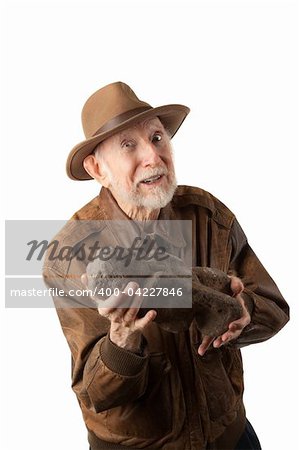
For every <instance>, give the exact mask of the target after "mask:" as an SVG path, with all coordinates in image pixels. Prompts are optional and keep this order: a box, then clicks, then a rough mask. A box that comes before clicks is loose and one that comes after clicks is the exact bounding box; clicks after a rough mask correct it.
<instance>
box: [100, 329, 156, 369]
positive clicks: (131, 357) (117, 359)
mask: <svg viewBox="0 0 299 450" xmlns="http://www.w3.org/2000/svg"><path fill="white" fill-rule="evenodd" d="M142 339H143V347H144V346H145V345H146V339H145V337H144V336H143V337H142ZM100 355H101V358H102V361H103V363H104V364H105V365H106V366H107V367H108V369H110V370H112V372H116V373H118V374H120V375H124V376H134V375H137V374H138V373H139V372H140V371H141V370H142V369H143V367H144V365H145V364H146V363H147V361H148V356H147V355H145V356H142V355H137V354H136V353H133V352H130V351H129V350H126V349H124V348H122V347H119V346H118V345H116V344H114V343H113V342H112V341H111V340H110V338H109V336H108V335H107V336H106V337H105V338H104V339H103V341H102V344H101V347H100Z"/></svg>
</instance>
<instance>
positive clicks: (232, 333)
mask: <svg viewBox="0 0 299 450" xmlns="http://www.w3.org/2000/svg"><path fill="white" fill-rule="evenodd" d="M230 278H231V284H230V287H231V290H232V292H233V297H235V299H236V300H237V301H238V302H240V304H241V306H242V310H243V314H242V316H241V317H240V319H238V320H234V321H233V322H231V323H230V324H229V326H228V330H227V331H226V332H225V333H224V334H222V335H221V336H218V337H216V336H203V339H202V342H201V344H200V346H199V347H198V353H199V355H200V356H203V355H204V354H205V352H206V351H207V350H208V348H209V347H210V346H211V345H213V347H214V348H219V347H221V346H222V345H224V344H227V343H228V342H229V341H232V340H234V339H237V338H238V337H239V336H240V334H241V333H242V331H243V330H244V328H245V327H246V326H247V325H248V324H249V323H250V321H251V317H250V314H249V312H248V309H247V308H246V306H245V302H244V300H243V298H242V291H243V289H244V285H243V283H242V281H241V280H240V278H238V277H235V276H231V277H230Z"/></svg>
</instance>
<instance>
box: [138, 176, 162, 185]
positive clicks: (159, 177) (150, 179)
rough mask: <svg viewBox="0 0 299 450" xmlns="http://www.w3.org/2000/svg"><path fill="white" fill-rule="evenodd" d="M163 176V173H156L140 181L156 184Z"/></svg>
mask: <svg viewBox="0 0 299 450" xmlns="http://www.w3.org/2000/svg"><path fill="white" fill-rule="evenodd" d="M162 177H163V175H155V176H152V177H149V178H145V179H144V180H142V181H140V183H143V184H154V183H157V182H158V181H159V180H161V178H162Z"/></svg>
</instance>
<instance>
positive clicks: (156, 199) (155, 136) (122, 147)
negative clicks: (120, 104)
mask: <svg viewBox="0 0 299 450" xmlns="http://www.w3.org/2000/svg"><path fill="white" fill-rule="evenodd" d="M96 157H97V160H98V161H99V165H100V166H101V168H102V171H104V172H105V174H106V181H105V182H104V185H105V186H106V187H108V188H109V189H110V190H111V192H112V194H113V196H114V197H115V199H116V200H117V201H118V202H119V203H120V204H123V205H125V207H126V208H127V209H130V208H131V209H132V208H136V207H142V208H145V209H147V210H154V209H158V208H162V207H164V206H165V205H166V204H167V203H169V201H170V200H171V199H172V197H173V194H174V191H175V189H176V186H177V184H176V179H175V173H174V166H173V159H172V151H171V144H170V138H169V136H168V134H167V132H166V130H165V129H164V127H163V125H162V123H161V122H160V120H159V119H158V118H157V117H156V118H153V119H150V120H147V121H144V122H141V123H139V124H138V125H136V126H134V127H132V128H128V129H126V130H124V131H122V132H120V133H117V134H115V135H114V136H112V137H110V138H108V139H106V140H105V141H104V142H102V143H101V144H100V146H99V149H98V150H97V152H96Z"/></svg>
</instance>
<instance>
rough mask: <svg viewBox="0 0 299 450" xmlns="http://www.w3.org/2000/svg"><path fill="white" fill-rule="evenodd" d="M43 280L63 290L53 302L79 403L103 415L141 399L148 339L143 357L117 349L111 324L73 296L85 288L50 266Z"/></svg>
mask: <svg viewBox="0 0 299 450" xmlns="http://www.w3.org/2000/svg"><path fill="white" fill-rule="evenodd" d="M43 277H44V281H45V283H46V285H47V286H48V287H52V288H57V289H60V290H63V291H64V296H63V297H57V296H56V297H55V296H53V300H54V304H55V307H56V311H57V314H58V317H59V320H60V323H61V326H62V329H63V332H64V335H65V337H66V339H67V342H68V345H69V347H70V350H71V353H72V388H73V390H74V391H75V393H76V394H77V396H78V399H79V401H80V402H83V403H85V406H86V407H88V408H92V409H94V410H95V411H96V412H100V411H104V410H107V409H110V408H113V407H115V406H119V405H122V404H125V403H128V402H131V401H133V400H135V399H137V398H139V397H140V396H141V395H142V394H143V393H144V392H145V390H146V387H147V378H148V359H149V357H148V355H147V354H146V341H145V338H144V337H143V340H144V341H143V346H144V347H145V355H144V356H142V355H139V354H135V353H133V352H130V351H127V350H125V349H123V348H120V347H118V346H117V345H115V344H114V343H112V342H111V340H110V339H109V328H110V324H109V321H108V320H107V319H106V318H104V317H101V316H100V315H99V313H98V310H97V309H96V308H91V307H86V306H85V307H82V301H81V300H80V298H78V297H76V296H74V295H70V292H72V293H73V292H76V291H77V290H82V289H84V287H83V285H82V284H80V282H79V281H78V280H69V279H68V280H66V279H65V277H63V275H62V274H60V273H58V272H57V271H54V270H53V269H52V268H51V267H47V266H44V268H43Z"/></svg>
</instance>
